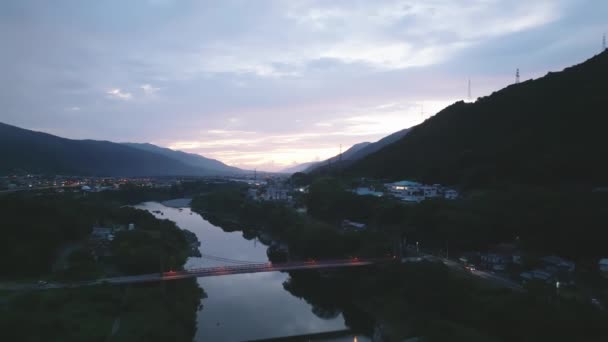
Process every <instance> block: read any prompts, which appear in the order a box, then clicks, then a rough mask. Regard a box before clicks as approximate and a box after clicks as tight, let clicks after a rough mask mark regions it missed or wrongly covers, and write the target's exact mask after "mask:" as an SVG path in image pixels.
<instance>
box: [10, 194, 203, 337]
mask: <svg viewBox="0 0 608 342" xmlns="http://www.w3.org/2000/svg"><path fill="white" fill-rule="evenodd" d="M157 195H158V196H157ZM140 198H142V199H144V201H145V200H156V199H157V198H158V199H160V200H161V201H162V200H165V199H171V198H173V199H175V198H176V196H175V194H174V192H172V191H162V192H158V191H149V192H147V191H145V190H140V189H129V188H127V189H123V190H120V191H115V192H111V193H110V192H109V193H99V194H88V196H83V195H81V194H54V193H50V192H49V193H37V194H30V193H25V194H21V193H20V194H11V195H5V196H2V197H0V215H1V216H2V217H3V220H5V224H3V234H4V238H3V239H2V241H1V242H0V244H1V245H2V246H0V248H1V249H0V250H1V253H2V258H1V259H2V265H1V266H2V267H3V269H4V272H3V274H4V277H11V278H12V279H31V280H32V281H36V279H49V280H50V281H53V280H57V281H77V280H82V279H91V278H98V277H100V276H109V275H121V274H137V273H150V272H159V270H160V269H159V261H160V265H162V267H163V268H164V270H165V271H166V270H169V269H183V266H184V264H185V262H186V260H187V258H188V257H189V256H196V255H200V254H198V253H200V252H199V251H198V247H199V246H200V242H199V241H198V239H197V237H196V235H195V234H194V233H192V232H189V231H187V230H183V229H180V228H179V227H177V226H176V225H175V223H173V222H171V221H169V220H161V219H157V218H155V217H154V216H153V215H152V214H150V213H148V212H146V211H145V210H140V209H135V208H132V207H129V206H124V205H126V204H132V203H133V202H137V200H138V199H140ZM182 202H183V201H182ZM173 203H175V201H174V202H173ZM177 203H178V204H179V203H180V202H177ZM31 213H36V214H35V215H32V214H31ZM131 223H133V224H134V225H135V229H134V230H132V231H130V230H128V229H125V228H126V227H127V226H128V225H129V224H131ZM93 226H102V227H112V228H113V230H114V239H113V240H112V241H111V243H110V244H109V245H108V246H107V248H105V249H104V250H105V251H106V252H105V253H108V254H107V255H95V254H94V253H93V250H91V249H89V247H87V246H89V245H88V243H87V239H88V237H89V234H90V232H91V229H92V227H93ZM24 241H28V243H24ZM74 243H77V244H79V245H81V246H82V247H80V248H76V249H75V250H74V251H71V252H70V254H69V255H68V256H67V258H66V260H67V261H66V267H65V269H63V270H61V271H59V272H53V264H54V260H55V256H56V255H57V254H58V251H59V250H60V249H61V247H62V246H64V245H65V244H74ZM159 256H160V260H159ZM205 296H206V295H205V292H204V290H203V289H202V288H200V287H199V285H198V283H197V281H196V279H184V280H178V281H171V282H161V283H155V284H131V285H100V286H95V287H84V288H72V289H70V288H67V289H47V290H42V291H2V292H1V293H0V340H2V341H36V340H38V339H39V337H40V336H45V338H46V340H48V341H134V340H140V341H167V340H171V341H192V339H193V337H194V334H195V331H196V317H197V313H198V310H199V308H200V307H201V300H202V299H203V298H204V297H205Z"/></svg>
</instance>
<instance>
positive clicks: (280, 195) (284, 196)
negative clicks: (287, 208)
mask: <svg viewBox="0 0 608 342" xmlns="http://www.w3.org/2000/svg"><path fill="white" fill-rule="evenodd" d="M262 199H264V200H266V201H289V200H291V196H289V191H288V190H287V189H282V188H276V187H269V188H267V189H266V192H265V193H264V194H263V195H262Z"/></svg>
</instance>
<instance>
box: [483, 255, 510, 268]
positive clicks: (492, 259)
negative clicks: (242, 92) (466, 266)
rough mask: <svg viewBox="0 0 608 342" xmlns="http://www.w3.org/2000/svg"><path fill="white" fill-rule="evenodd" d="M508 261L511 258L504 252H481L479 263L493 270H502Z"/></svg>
mask: <svg viewBox="0 0 608 342" xmlns="http://www.w3.org/2000/svg"><path fill="white" fill-rule="evenodd" d="M510 263H511V258H510V257H509V256H508V255H506V254H498V253H486V254H481V265H482V266H483V267H485V268H488V269H491V270H494V271H504V270H506V269H507V266H508V265H509V264H510Z"/></svg>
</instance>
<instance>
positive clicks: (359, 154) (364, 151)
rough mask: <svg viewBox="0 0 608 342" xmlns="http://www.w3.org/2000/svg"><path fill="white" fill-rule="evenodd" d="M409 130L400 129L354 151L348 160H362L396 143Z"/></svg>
mask: <svg viewBox="0 0 608 342" xmlns="http://www.w3.org/2000/svg"><path fill="white" fill-rule="evenodd" d="M410 129H411V128H406V129H402V130H400V131H398V132H395V133H393V134H391V135H387V136H386V137H384V138H382V139H380V140H378V141H376V142H375V143H371V144H368V145H366V146H363V148H361V149H360V150H359V151H356V153H354V154H353V155H352V156H351V157H350V158H348V159H351V160H359V159H362V158H364V157H366V156H368V155H370V154H372V153H374V152H376V151H378V150H380V149H381V148H383V147H384V146H387V145H389V144H392V143H394V142H395V141H398V140H399V139H401V138H403V137H404V136H405V135H406V134H407V133H408V132H409V131H410Z"/></svg>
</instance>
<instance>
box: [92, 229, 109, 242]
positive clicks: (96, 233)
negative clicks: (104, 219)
mask: <svg viewBox="0 0 608 342" xmlns="http://www.w3.org/2000/svg"><path fill="white" fill-rule="evenodd" d="M90 240H95V241H102V240H107V241H112V240H114V234H113V233H112V228H105V227H93V231H92V232H91V236H90Z"/></svg>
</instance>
